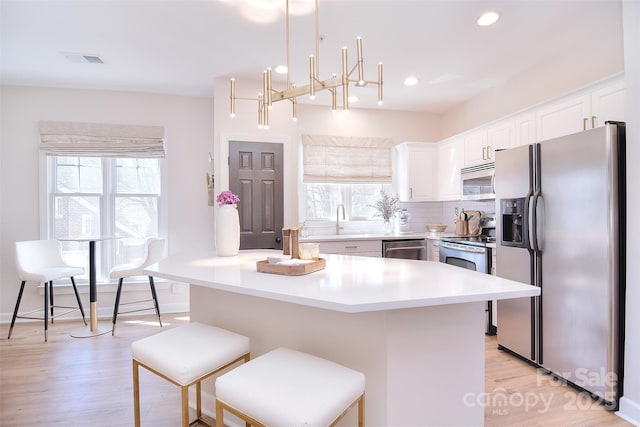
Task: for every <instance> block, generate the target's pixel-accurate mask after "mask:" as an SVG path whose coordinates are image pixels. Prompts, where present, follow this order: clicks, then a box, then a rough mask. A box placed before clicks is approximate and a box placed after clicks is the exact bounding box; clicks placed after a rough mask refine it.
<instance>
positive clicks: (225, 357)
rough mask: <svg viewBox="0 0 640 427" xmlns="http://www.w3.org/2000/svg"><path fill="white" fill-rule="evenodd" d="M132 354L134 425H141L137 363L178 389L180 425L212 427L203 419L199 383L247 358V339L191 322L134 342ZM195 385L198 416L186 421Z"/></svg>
mask: <svg viewBox="0 0 640 427" xmlns="http://www.w3.org/2000/svg"><path fill="white" fill-rule="evenodd" d="M131 356H132V358H133V409H134V422H135V426H136V427H140V382H139V370H138V367H139V366H142V367H143V368H146V369H147V370H149V371H151V372H153V373H154V374H156V375H158V376H160V377H162V378H164V379H165V380H167V381H169V382H171V383H173V384H175V385H177V386H179V387H180V388H181V391H182V426H183V427H187V426H189V425H190V424H192V423H194V422H195V421H199V422H201V423H203V424H206V425H209V426H212V427H213V424H211V423H209V422H207V421H206V420H204V419H203V418H202V405H201V384H200V383H201V382H202V381H203V380H204V379H206V378H208V377H210V376H212V375H214V374H215V373H217V372H219V371H221V370H223V369H225V368H228V367H230V366H232V365H233V364H235V363H237V362H240V361H244V362H247V361H249V357H250V356H249V338H247V337H245V336H242V335H238V334H236V333H234V332H230V331H227V330H225V329H220V328H216V327H214V326H208V325H203V324H201V323H190V324H188V325H185V326H179V327H177V328H173V329H169V330H167V331H163V332H160V333H159V334H155V335H152V336H149V337H147V338H143V339H141V340H138V341H135V342H133V343H132V344H131ZM194 384H195V386H196V416H197V419H196V420H194V421H192V422H189V387H190V386H192V385H194Z"/></svg>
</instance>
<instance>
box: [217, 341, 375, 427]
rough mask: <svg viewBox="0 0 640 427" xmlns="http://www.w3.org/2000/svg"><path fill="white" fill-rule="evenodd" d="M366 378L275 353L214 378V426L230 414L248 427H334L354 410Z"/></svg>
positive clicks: (334, 366)
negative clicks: (226, 413) (248, 426)
mask: <svg viewBox="0 0 640 427" xmlns="http://www.w3.org/2000/svg"><path fill="white" fill-rule="evenodd" d="M364 385H365V376H364V374H362V373H361V372H358V371H354V370H353V369H349V368H347V367H345V366H342V365H339V364H337V363H334V362H330V361H328V360H325V359H321V358H319V357H316V356H312V355H310V354H307V353H301V352H299V351H295V350H291V349H288V348H283V347H281V348H278V349H276V350H273V351H271V352H269V353H266V354H264V355H262V356H259V357H257V358H255V359H253V360H251V361H250V362H249V363H245V364H244V365H242V366H239V367H237V368H235V369H233V370H232V371H230V372H227V373H226V374H224V375H222V376H220V377H218V378H217V379H216V427H223V426H224V419H223V416H224V411H225V410H226V411H228V412H230V413H232V414H234V415H236V416H238V417H240V418H241V419H242V420H244V421H245V422H246V423H247V424H250V425H252V426H287V427H293V426H322V427H327V426H334V425H336V424H337V423H338V421H340V419H342V417H343V416H344V415H346V413H347V412H348V411H349V410H350V409H351V408H352V407H353V406H354V405H356V404H357V405H358V426H363V425H364Z"/></svg>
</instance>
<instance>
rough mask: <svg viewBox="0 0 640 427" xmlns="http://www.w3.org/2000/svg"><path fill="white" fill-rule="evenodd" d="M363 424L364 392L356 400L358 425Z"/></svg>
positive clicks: (359, 426)
mask: <svg viewBox="0 0 640 427" xmlns="http://www.w3.org/2000/svg"><path fill="white" fill-rule="evenodd" d="M363 426H364V393H363V394H362V396H360V400H358V427H363Z"/></svg>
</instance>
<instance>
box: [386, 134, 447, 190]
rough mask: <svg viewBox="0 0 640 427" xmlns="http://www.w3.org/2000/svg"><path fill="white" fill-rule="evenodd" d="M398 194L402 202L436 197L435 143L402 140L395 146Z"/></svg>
mask: <svg viewBox="0 0 640 427" xmlns="http://www.w3.org/2000/svg"><path fill="white" fill-rule="evenodd" d="M395 149H396V168H395V174H396V178H397V185H398V195H399V198H400V200H401V201H403V202H421V201H432V200H435V199H436V171H435V169H436V156H437V151H436V150H437V144H432V143H428V142H403V143H402V144H398V145H396V147H395Z"/></svg>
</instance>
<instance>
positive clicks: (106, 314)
mask: <svg viewBox="0 0 640 427" xmlns="http://www.w3.org/2000/svg"><path fill="white" fill-rule="evenodd" d="M83 305H84V304H83ZM131 308H135V307H134V306H131ZM85 310H86V309H85ZM160 312H161V314H162V315H165V314H171V313H188V312H189V302H179V303H170V304H160ZM148 313H149V314H153V312H152V311H149V312H148ZM140 314H144V313H131V314H121V315H119V316H118V319H119V318H121V317H128V316H135V315H137V316H139V315H140ZM87 315H88V314H87ZM12 316H13V313H0V323H9V322H11V317H12ZM112 316H113V307H112V306H111V307H98V319H102V320H105V319H109V320H110V319H111V317H112ZM65 319H71V320H73V319H81V316H80V312H79V311H75V312H73V313H70V314H69V315H68V316H64V317H60V320H65ZM18 322H42V320H33V319H19V320H18Z"/></svg>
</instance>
